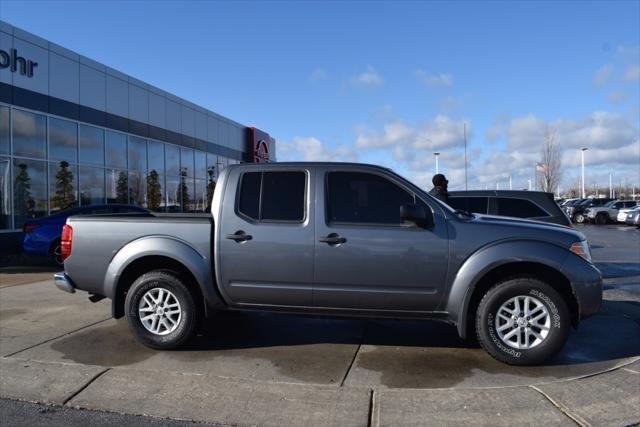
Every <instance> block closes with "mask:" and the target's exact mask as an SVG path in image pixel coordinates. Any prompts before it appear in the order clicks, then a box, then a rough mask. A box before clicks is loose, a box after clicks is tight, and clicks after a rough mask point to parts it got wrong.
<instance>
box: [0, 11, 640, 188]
mask: <svg viewBox="0 0 640 427" xmlns="http://www.w3.org/2000/svg"><path fill="white" fill-rule="evenodd" d="M0 19H2V20H4V21H6V22H8V23H10V24H12V25H15V26H17V27H20V28H22V29H24V30H27V31H30V32H32V33H35V34H37V35H39V36H41V37H44V38H46V39H48V40H50V41H53V42H55V43H58V44H60V45H62V46H64V47H67V48H69V49H71V50H74V51H76V52H78V53H81V54H83V55H85V56H88V57H90V58H92V59H95V60H97V61H99V62H102V63H104V64H107V65H109V66H111V67H113V68H115V69H118V70H120V71H122V72H125V73H127V74H130V75H132V76H134V77H136V78H138V79H140V80H142V81H145V82H147V83H150V84H153V85H155V86H157V87H159V88H162V89H164V90H166V91H168V92H171V93H174V94H176V95H178V96H181V97H183V98H185V99H188V100H190V101H192V102H194V103H196V104H198V105H201V106H203V107H205V108H208V109H210V110H212V111H215V112H217V113H219V114H222V115H225V116H227V117H230V118H232V119H234V120H236V121H238V122H240V123H243V124H245V125H248V126H256V127H259V128H261V129H263V130H265V131H267V132H269V133H270V134H271V136H272V137H274V138H275V139H276V141H277V143H276V144H277V157H278V160H280V161H283V160H310V161H313V160H323V161H324V160H331V161H358V162H366V163H374V164H380V165H384V166H388V167H391V168H393V169H394V170H396V171H397V172H399V173H400V174H402V175H404V176H406V177H407V178H409V179H411V180H412V181H414V182H416V183H417V184H418V185H420V186H422V187H424V188H427V189H428V188H430V186H431V185H430V181H431V177H432V175H433V174H434V173H435V157H434V154H433V153H434V152H439V153H441V154H440V155H439V161H438V163H439V169H440V172H441V173H444V174H446V175H447V178H448V179H449V186H450V188H451V189H464V188H465V167H464V166H465V160H464V159H465V156H464V128H465V126H466V130H467V180H466V183H467V184H466V185H468V188H469V189H484V188H489V189H493V188H496V187H497V188H500V189H506V188H508V186H509V179H510V177H511V182H512V186H513V188H514V189H522V188H526V187H528V185H529V182H528V180H533V179H534V169H535V164H536V162H537V161H540V160H541V150H542V146H543V143H544V135H545V130H547V129H548V130H549V131H550V132H551V133H552V134H553V135H555V139H556V141H557V142H558V144H559V145H560V147H561V151H562V171H563V175H562V181H561V185H560V188H561V190H565V189H567V188H569V187H571V186H574V187H575V186H576V185H577V183H578V181H579V179H580V148H581V147H587V148H588V151H586V152H585V165H586V166H585V170H586V172H585V175H586V177H585V180H586V184H587V187H592V186H594V185H601V186H603V187H605V186H608V183H609V174H610V173H611V174H612V180H613V183H614V185H620V184H622V185H635V186H636V188H637V189H638V188H640V133H639V127H640V118H639V117H640V1H619V2H616V1H603V2H596V1H589V2H579V1H569V2H546V1H545V2H533V1H532V2H525V1H522V2H517V1H513V2H480V1H472V2H464V1H452V2H400V1H396V2H364V1H357V2H267V1H264V2H248V1H244V2H202V1H201V2H171V1H164V2H133V1H132V2H116V1H111V2H97V1H91V2H80V1H72V2H56V1H46V2H36V1H11V0H2V1H0ZM636 192H638V190H636Z"/></svg>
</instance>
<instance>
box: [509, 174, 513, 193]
mask: <svg viewBox="0 0 640 427" xmlns="http://www.w3.org/2000/svg"><path fill="white" fill-rule="evenodd" d="M509 190H513V185H511V175H509Z"/></svg>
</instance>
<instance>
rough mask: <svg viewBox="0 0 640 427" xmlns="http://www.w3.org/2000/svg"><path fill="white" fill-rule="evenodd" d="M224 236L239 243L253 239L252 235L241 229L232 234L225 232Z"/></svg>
mask: <svg viewBox="0 0 640 427" xmlns="http://www.w3.org/2000/svg"><path fill="white" fill-rule="evenodd" d="M226 238H227V239H229V240H235V241H236V242H237V243H241V242H246V241H247V240H251V239H253V236H251V235H250V234H246V233H245V232H244V231H242V230H238V231H236V232H235V233H233V234H227V235H226Z"/></svg>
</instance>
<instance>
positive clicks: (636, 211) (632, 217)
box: [624, 206, 640, 227]
mask: <svg viewBox="0 0 640 427" xmlns="http://www.w3.org/2000/svg"><path fill="white" fill-rule="evenodd" d="M624 222H625V224H627V225H635V226H637V227H640V206H636V207H635V208H633V209H632V210H630V211H629V212H628V213H627V218H626V219H625V221H624Z"/></svg>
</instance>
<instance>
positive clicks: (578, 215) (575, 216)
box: [567, 198, 613, 224]
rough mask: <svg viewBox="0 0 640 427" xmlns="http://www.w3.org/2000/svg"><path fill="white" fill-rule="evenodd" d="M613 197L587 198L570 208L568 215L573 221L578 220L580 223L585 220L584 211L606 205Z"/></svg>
mask: <svg viewBox="0 0 640 427" xmlns="http://www.w3.org/2000/svg"><path fill="white" fill-rule="evenodd" d="M612 200H613V199H609V198H601V199H596V198H592V199H586V200H584V201H582V202H580V203H576V204H574V205H572V206H570V207H569V208H568V211H567V215H568V216H569V218H571V220H572V221H573V222H577V223H578V224H582V223H583V222H584V221H585V218H586V217H585V214H584V211H585V210H587V209H589V208H593V207H598V206H604V205H605V204H607V203H609V202H610V201H612Z"/></svg>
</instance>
